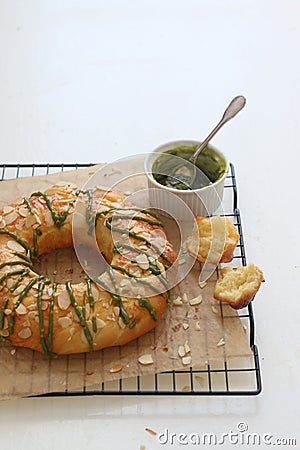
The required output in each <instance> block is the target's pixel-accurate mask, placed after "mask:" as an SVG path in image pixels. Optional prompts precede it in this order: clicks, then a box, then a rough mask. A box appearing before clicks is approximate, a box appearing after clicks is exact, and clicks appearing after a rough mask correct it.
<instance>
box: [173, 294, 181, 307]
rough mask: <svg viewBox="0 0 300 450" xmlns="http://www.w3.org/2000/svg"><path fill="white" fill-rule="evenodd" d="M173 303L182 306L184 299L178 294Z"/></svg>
mask: <svg viewBox="0 0 300 450" xmlns="http://www.w3.org/2000/svg"><path fill="white" fill-rule="evenodd" d="M173 305H175V306H182V305H183V301H182V299H181V297H179V296H178V297H177V298H175V299H174V300H173Z"/></svg>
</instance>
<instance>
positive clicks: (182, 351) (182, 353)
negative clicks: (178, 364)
mask: <svg viewBox="0 0 300 450" xmlns="http://www.w3.org/2000/svg"><path fill="white" fill-rule="evenodd" d="M185 353H186V351H185V348H184V345H179V347H178V355H179V356H180V358H182V357H183V356H185Z"/></svg>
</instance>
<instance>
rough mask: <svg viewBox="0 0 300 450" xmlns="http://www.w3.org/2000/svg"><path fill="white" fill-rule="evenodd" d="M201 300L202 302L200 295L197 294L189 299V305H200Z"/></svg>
mask: <svg viewBox="0 0 300 450" xmlns="http://www.w3.org/2000/svg"><path fill="white" fill-rule="evenodd" d="M201 302H202V295H201V294H199V295H198V296H197V297H195V298H192V299H191V300H190V305H191V306H195V305H200V303H201Z"/></svg>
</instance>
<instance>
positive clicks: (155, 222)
mask: <svg viewBox="0 0 300 450" xmlns="http://www.w3.org/2000/svg"><path fill="white" fill-rule="evenodd" d="M118 219H131V220H140V221H142V222H147V223H149V224H150V225H157V226H162V222H160V221H159V220H153V219H148V217H143V216H132V215H130V214H114V215H113V216H110V217H109V218H108V219H106V220H110V222H111V221H112V220H118Z"/></svg>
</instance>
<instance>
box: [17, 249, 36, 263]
mask: <svg viewBox="0 0 300 450" xmlns="http://www.w3.org/2000/svg"><path fill="white" fill-rule="evenodd" d="M13 254H14V255H16V256H18V257H19V258H21V259H24V261H27V262H28V263H30V264H32V262H31V259H30V258H28V256H26V255H24V254H23V253H21V252H13Z"/></svg>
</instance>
